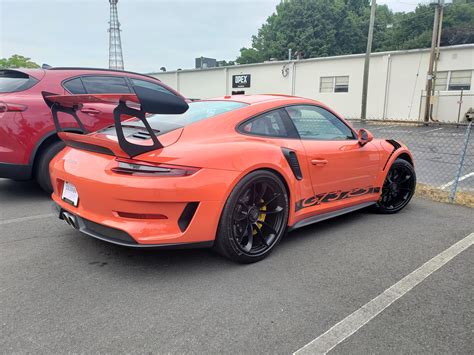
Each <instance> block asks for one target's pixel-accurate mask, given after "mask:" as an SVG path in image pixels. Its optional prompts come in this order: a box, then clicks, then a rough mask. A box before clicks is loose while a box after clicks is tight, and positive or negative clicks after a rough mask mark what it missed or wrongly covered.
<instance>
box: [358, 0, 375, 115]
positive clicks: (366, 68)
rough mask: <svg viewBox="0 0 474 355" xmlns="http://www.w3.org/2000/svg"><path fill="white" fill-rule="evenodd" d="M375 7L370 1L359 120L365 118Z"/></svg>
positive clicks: (373, 0) (373, 2) (373, 1)
mask: <svg viewBox="0 0 474 355" xmlns="http://www.w3.org/2000/svg"><path fill="white" fill-rule="evenodd" d="M376 7H377V1H376V0H372V5H371V7H370V22H369V34H368V36H367V50H366V52H365V62H364V81H363V83H362V108H361V113H360V118H361V119H363V120H365V119H366V116H367V92H368V86H369V66H370V53H371V52H372V39H373V36H374V22H375V9H376Z"/></svg>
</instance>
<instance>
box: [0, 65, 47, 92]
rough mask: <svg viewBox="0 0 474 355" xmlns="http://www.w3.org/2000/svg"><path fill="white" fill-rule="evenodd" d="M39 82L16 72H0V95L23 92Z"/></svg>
mask: <svg viewBox="0 0 474 355" xmlns="http://www.w3.org/2000/svg"><path fill="white" fill-rule="evenodd" d="M38 81H39V80H38V79H35V78H33V77H31V76H29V75H28V74H25V73H22V72H21V71H17V70H0V93H5V92H17V91H24V90H27V89H29V88H31V87H32V86H33V85H35V84H36V83H37V82H38Z"/></svg>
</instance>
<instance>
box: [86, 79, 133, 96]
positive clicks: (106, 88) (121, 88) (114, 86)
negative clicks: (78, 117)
mask: <svg viewBox="0 0 474 355" xmlns="http://www.w3.org/2000/svg"><path fill="white" fill-rule="evenodd" d="M81 79H82V83H83V84H84V88H85V89H86V91H87V93H88V94H128V93H130V92H131V91H130V88H129V87H128V85H127V81H126V80H125V78H122V77H120V76H83V77H82V78H81Z"/></svg>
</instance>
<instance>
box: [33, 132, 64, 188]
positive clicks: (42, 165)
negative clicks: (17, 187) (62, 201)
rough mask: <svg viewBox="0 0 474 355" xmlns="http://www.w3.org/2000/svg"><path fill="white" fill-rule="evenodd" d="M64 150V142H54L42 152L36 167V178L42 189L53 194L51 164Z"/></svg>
mask: <svg viewBox="0 0 474 355" xmlns="http://www.w3.org/2000/svg"><path fill="white" fill-rule="evenodd" d="M63 149H64V143H63V142H62V141H59V142H54V143H52V144H50V145H49V146H48V147H46V149H44V150H43V151H42V152H41V155H40V156H39V157H38V161H37V164H36V167H35V178H36V181H37V182H38V184H39V185H40V186H41V188H42V189H43V190H44V191H46V192H48V193H52V192H53V186H52V184H51V177H50V175H49V163H50V162H51V160H52V159H53V158H54V157H55V156H56V154H58V153H59V152H60V151H61V150H63Z"/></svg>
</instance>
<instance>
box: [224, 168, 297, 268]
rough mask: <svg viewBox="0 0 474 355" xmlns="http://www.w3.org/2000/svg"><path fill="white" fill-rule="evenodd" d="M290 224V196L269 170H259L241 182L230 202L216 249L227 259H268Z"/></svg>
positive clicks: (248, 260) (230, 197)
mask: <svg viewBox="0 0 474 355" xmlns="http://www.w3.org/2000/svg"><path fill="white" fill-rule="evenodd" d="M287 224H288V194H287V192H286V188H285V186H284V185H283V183H282V181H281V180H280V179H279V178H278V177H277V176H275V175H274V174H273V173H271V172H268V171H264V170H261V171H255V172H252V173H250V174H249V175H247V176H246V177H244V178H243V179H242V181H240V182H239V183H238V184H237V186H236V187H235V188H234V190H233V191H232V193H231V195H230V196H229V199H228V200H227V202H226V205H225V207H224V211H223V213H222V216H221V221H220V223H219V230H218V235H217V238H216V243H215V247H216V249H217V250H218V251H219V252H220V253H221V254H223V255H224V256H226V257H228V258H230V259H232V260H235V261H238V262H241V263H251V262H255V261H259V260H261V259H263V258H264V257H266V256H267V255H268V254H269V253H270V252H271V250H272V249H273V248H274V247H275V245H276V244H277V243H278V242H279V241H280V239H281V237H282V236H283V235H284V233H285V231H286V227H287Z"/></svg>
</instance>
